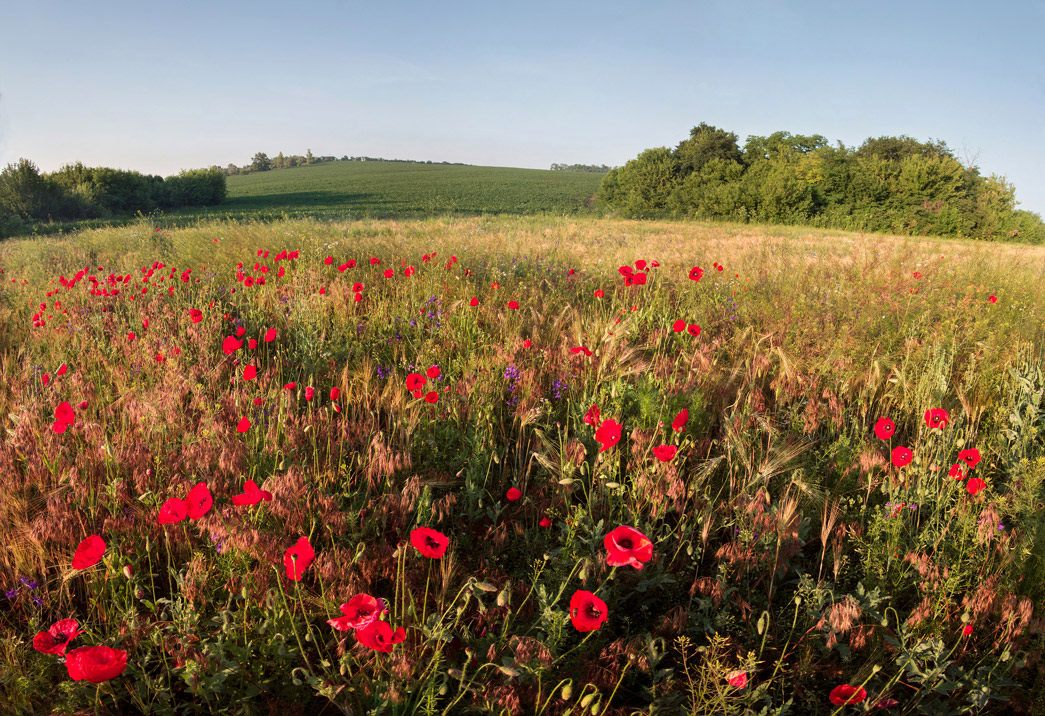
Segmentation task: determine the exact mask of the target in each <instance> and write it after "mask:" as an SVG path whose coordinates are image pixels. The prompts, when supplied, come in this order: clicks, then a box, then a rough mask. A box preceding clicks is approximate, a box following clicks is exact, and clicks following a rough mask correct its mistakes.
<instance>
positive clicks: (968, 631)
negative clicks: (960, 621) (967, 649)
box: [962, 624, 972, 636]
mask: <svg viewBox="0 0 1045 716" xmlns="http://www.w3.org/2000/svg"><path fill="white" fill-rule="evenodd" d="M962 636H972V624H966V625H965V626H963V627H962Z"/></svg>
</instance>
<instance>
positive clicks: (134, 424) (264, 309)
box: [0, 217, 1045, 716]
mask: <svg viewBox="0 0 1045 716" xmlns="http://www.w3.org/2000/svg"><path fill="white" fill-rule="evenodd" d="M1043 278H1045V250H1043V249H1041V248H1037V247H1028V246H1019V245H1005V246H997V245H992V244H985V243H982V242H980V243H976V242H962V241H945V240H920V241H916V240H912V239H907V238H895V237H888V236H878V235H875V236H870V235H859V234H843V233H838V232H827V231H811V230H807V229H801V228H795V227H789V228H787V229H780V230H769V229H758V228H753V227H748V226H729V225H716V226H705V225H700V224H694V223H652V222H646V223H640V222H628V221H610V220H601V219H594V218H592V219H588V218H576V217H574V218H547V217H514V218H512V217H499V218H498V217H484V218H466V219H452V218H446V219H440V220H417V221H398V222H397V221H387V220H386V221H360V222H351V223H337V222H320V221H315V220H302V221H282V222H276V223H271V224H262V223H221V222H214V223H209V224H201V225H199V226H196V227H191V228H166V227H162V226H154V225H149V224H146V223H140V224H137V225H134V226H126V227H121V228H109V229H102V230H97V231H86V232H83V233H79V234H74V235H68V236H64V237H60V238H54V239H36V240H26V241H12V242H7V243H5V244H3V245H0V324H2V326H3V330H2V331H0V368H2V371H3V375H4V381H3V382H2V383H0V416H3V421H4V428H5V431H4V433H3V437H2V441H0V525H2V527H3V532H4V536H5V539H4V544H3V548H2V550H0V604H2V609H0V713H4V714H43V713H60V714H132V713H146V714H162V715H174V714H211V713H214V714H272V713H278V714H281V716H295V715H297V714H301V715H305V714H320V713H322V714H404V715H405V714H512V715H514V714H546V715H549V716H551V715H556V714H576V715H578V716H579V715H580V714H592V715H593V716H599V715H605V716H626V715H627V716H630V715H632V714H656V715H661V714H663V715H668V714H686V713H693V714H766V715H769V714H785V713H790V714H825V715H826V714H855V713H864V712H868V711H874V712H876V713H878V712H880V713H885V714H958V713H998V714H1003V713H1006V714H1007V713H1013V714H1035V713H1042V712H1045V696H1043V690H1045V665H1043V664H1042V661H1041V654H1042V652H1043V649H1045V643H1043V631H1045V618H1043V617H1045V614H1043V606H1045V605H1043V601H1045V563H1043V556H1045V512H1043V510H1042V507H1043V501H1045V405H1043V402H1042V398H1043V394H1045V373H1043V368H1045V335H1043V334H1045V330H1043V319H1045V302H1043V298H1045V288H1043V285H1045V284H1043Z"/></svg>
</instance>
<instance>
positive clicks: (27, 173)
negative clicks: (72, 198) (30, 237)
mask: <svg viewBox="0 0 1045 716" xmlns="http://www.w3.org/2000/svg"><path fill="white" fill-rule="evenodd" d="M57 194H58V191H57V187H56V186H55V185H54V183H53V182H51V181H49V180H48V179H47V178H46V177H44V176H42V175H41V174H40V170H39V168H37V166H36V165H35V164H33V163H32V162H31V161H29V160H28V159H19V160H18V162H17V163H15V164H8V165H7V167H6V168H5V169H4V170H3V171H2V172H0V210H2V211H3V213H5V214H10V215H13V216H17V217H19V218H21V219H43V218H45V217H47V216H48V215H49V214H50V212H51V209H52V206H53V204H54V202H55V199H56V198H57Z"/></svg>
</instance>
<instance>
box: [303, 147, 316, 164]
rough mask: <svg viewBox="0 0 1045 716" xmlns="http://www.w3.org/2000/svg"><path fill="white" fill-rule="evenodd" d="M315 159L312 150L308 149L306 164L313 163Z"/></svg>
mask: <svg viewBox="0 0 1045 716" xmlns="http://www.w3.org/2000/svg"><path fill="white" fill-rule="evenodd" d="M314 161H315V157H313V156H312V150H311V149H308V150H306V151H305V164H312V163H313V162H314Z"/></svg>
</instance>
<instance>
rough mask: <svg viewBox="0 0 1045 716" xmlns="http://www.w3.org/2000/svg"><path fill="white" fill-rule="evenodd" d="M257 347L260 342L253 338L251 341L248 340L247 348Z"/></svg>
mask: <svg viewBox="0 0 1045 716" xmlns="http://www.w3.org/2000/svg"><path fill="white" fill-rule="evenodd" d="M257 347H258V342H257V341H256V340H254V339H253V338H251V339H250V340H249V341H247V348H250V349H251V350H254V349H255V348H257Z"/></svg>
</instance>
